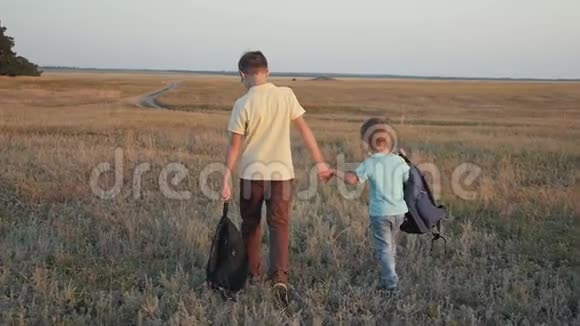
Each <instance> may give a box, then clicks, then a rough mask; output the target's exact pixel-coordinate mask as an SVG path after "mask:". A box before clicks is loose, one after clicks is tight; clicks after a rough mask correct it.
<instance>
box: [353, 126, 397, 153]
mask: <svg viewBox="0 0 580 326" xmlns="http://www.w3.org/2000/svg"><path fill="white" fill-rule="evenodd" d="M392 131H393V129H392V128H391V127H389V126H388V125H387V124H386V123H385V121H384V120H383V119H380V118H371V119H368V120H367V121H365V122H364V123H363V124H362V126H361V127H360V136H361V139H362V140H363V142H364V144H365V145H366V146H367V147H368V149H369V150H370V151H371V152H373V153H380V152H391V151H392V150H393V149H394V146H395V145H396V139H395V138H394V137H395V135H394V134H392Z"/></svg>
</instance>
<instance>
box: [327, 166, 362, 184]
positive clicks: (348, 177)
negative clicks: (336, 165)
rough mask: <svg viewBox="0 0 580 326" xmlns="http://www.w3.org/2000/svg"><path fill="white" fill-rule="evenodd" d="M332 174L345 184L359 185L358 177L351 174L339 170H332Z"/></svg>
mask: <svg viewBox="0 0 580 326" xmlns="http://www.w3.org/2000/svg"><path fill="white" fill-rule="evenodd" d="M332 172H333V174H335V175H336V177H337V178H339V179H340V180H342V181H344V183H346V184H349V185H356V184H358V183H359V180H358V176H357V175H356V174H355V173H353V172H344V171H341V170H333V171H332Z"/></svg>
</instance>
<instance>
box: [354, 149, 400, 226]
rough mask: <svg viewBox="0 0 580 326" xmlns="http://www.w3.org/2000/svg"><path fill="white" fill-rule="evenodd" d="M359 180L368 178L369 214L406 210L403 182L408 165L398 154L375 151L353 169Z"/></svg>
mask: <svg viewBox="0 0 580 326" xmlns="http://www.w3.org/2000/svg"><path fill="white" fill-rule="evenodd" d="M354 173H355V174H356V175H357V176H358V179H359V181H360V182H364V181H366V180H369V184H370V189H369V215H370V216H389V215H401V214H405V213H407V211H408V208H407V204H406V203H405V199H404V191H403V184H404V182H406V181H407V180H408V179H409V165H407V163H406V162H405V160H403V158H401V157H400V156H399V155H395V154H384V153H375V154H373V155H371V156H369V157H368V158H367V159H366V160H365V161H364V162H362V163H361V164H360V165H359V166H358V167H357V168H356V170H355V171H354Z"/></svg>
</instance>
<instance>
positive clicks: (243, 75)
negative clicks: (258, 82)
mask: <svg viewBox="0 0 580 326" xmlns="http://www.w3.org/2000/svg"><path fill="white" fill-rule="evenodd" d="M239 73H240V82H243V81H244V79H246V74H244V73H243V72H242V71H240V72H239Z"/></svg>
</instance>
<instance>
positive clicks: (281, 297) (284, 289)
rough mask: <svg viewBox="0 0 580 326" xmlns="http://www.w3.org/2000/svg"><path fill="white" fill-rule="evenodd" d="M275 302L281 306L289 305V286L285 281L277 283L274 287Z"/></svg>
mask: <svg viewBox="0 0 580 326" xmlns="http://www.w3.org/2000/svg"><path fill="white" fill-rule="evenodd" d="M272 294H273V295H274V302H275V304H276V305H277V306H278V307H279V308H283V309H285V308H286V307H288V286H287V285H286V284H284V283H276V284H274V286H273V287H272Z"/></svg>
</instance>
